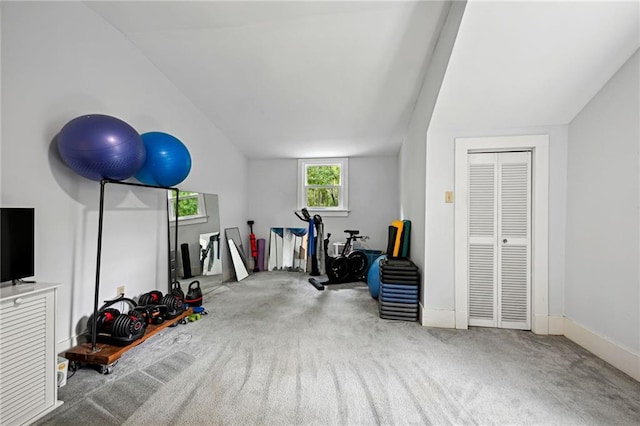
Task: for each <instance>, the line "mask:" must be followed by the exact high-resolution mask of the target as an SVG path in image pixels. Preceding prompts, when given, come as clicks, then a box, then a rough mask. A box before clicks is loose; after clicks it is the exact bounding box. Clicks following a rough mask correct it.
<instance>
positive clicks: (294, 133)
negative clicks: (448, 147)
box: [85, 0, 640, 158]
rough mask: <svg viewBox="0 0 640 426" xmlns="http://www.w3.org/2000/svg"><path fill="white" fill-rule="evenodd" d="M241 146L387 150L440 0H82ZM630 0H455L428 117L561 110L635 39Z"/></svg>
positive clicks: (547, 115) (519, 115)
mask: <svg viewBox="0 0 640 426" xmlns="http://www.w3.org/2000/svg"><path fill="white" fill-rule="evenodd" d="M85 4H86V5H87V6H88V7H90V8H91V9H93V10H94V11H95V12H96V13H98V14H99V15H101V16H102V17H103V18H104V19H105V20H106V21H108V22H110V23H111V24H112V25H113V26H114V27H116V28H117V29H118V30H120V31H121V32H122V33H123V34H124V35H125V36H126V37H127V38H129V39H130V40H131V42H132V43H133V44H134V45H135V46H137V48H138V49H139V50H140V51H141V52H142V54H143V55H145V56H146V57H147V58H148V59H149V60H150V61H151V62H152V63H154V64H155V66H156V67H157V68H158V69H159V70H160V71H161V72H162V73H164V74H165V75H166V76H167V78H169V79H170V80H171V81H172V82H173V84H175V85H176V87H177V88H178V89H180V90H181V91H182V92H183V93H184V94H185V95H186V96H187V97H188V98H189V99H190V100H191V101H192V102H193V103H194V104H195V105H196V106H197V107H198V108H199V109H200V110H201V111H202V112H203V113H204V114H205V115H206V116H208V117H209V118H210V120H211V121H212V122H213V123H215V125H216V126H217V127H218V128H219V129H220V130H221V131H222V132H223V133H224V134H225V135H226V136H227V137H228V138H229V139H230V140H231V141H232V142H233V143H234V144H235V145H236V146H238V148H239V149H240V150H241V151H242V152H244V153H245V154H246V155H247V156H248V157H249V158H300V157H322V156H332V157H335V156H362V155H385V154H395V153H397V152H398V150H399V147H400V145H401V143H402V141H403V138H404V136H405V132H406V129H407V126H408V122H409V119H410V117H411V114H412V111H413V108H414V105H415V103H416V100H417V97H418V94H419V92H420V89H421V85H422V81H423V79H424V76H425V72H426V69H427V66H428V64H429V60H430V58H431V53H432V51H433V48H434V46H435V44H436V43H437V39H438V36H439V33H440V30H441V28H442V23H443V21H444V18H445V17H446V13H447V10H448V7H449V0H442V1H428V0H425V1H389V2H386V1H320V0H315V1H314V0H312V1H255V2H245V1H193V2H192V1H87V2H86V3H85ZM638 8H639V6H638V2H637V1H634V0H629V1H621V2H612V1H556V2H549V1H540V0H535V1H529V2H524V1H483V0H472V1H469V2H468V4H467V7H466V10H465V15H464V17H463V20H462V23H461V26H460V31H459V34H458V38H457V40H456V45H455V46H454V49H453V53H452V56H451V60H450V63H449V67H448V69H447V73H446V75H445V79H444V82H443V86H442V90H441V92H440V94H439V97H438V103H437V107H436V110H435V113H434V119H433V121H432V123H433V124H434V125H437V126H439V127H446V128H462V127H467V128H513V127H533V126H540V125H553V124H566V123H568V122H569V121H570V120H571V119H572V118H573V117H574V116H575V115H576V114H577V113H578V112H579V111H580V109H581V108H582V107H584V105H585V104H586V103H587V102H588V101H589V99H591V97H592V96H593V95H595V93H597V91H598V90H599V89H600V88H601V87H602V85H604V84H605V83H606V81H607V80H608V79H609V78H610V77H611V76H612V75H613V73H615V71H616V70H617V69H618V68H619V67H620V66H621V65H622V64H623V63H624V61H625V60H626V59H628V58H629V56H631V54H632V53H633V52H634V51H635V50H636V49H637V48H638V46H640V34H639V27H638V25H639V24H638V22H639V17H640V11H639V10H638Z"/></svg>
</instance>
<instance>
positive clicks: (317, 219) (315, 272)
mask: <svg viewBox="0 0 640 426" xmlns="http://www.w3.org/2000/svg"><path fill="white" fill-rule="evenodd" d="M293 213H294V214H295V215H296V216H297V217H298V219H300V220H301V221H303V222H307V224H308V225H309V234H308V236H309V237H308V238H309V254H310V255H311V273H310V274H309V275H311V276H313V277H317V276H319V275H321V274H320V270H319V269H318V250H317V244H316V238H317V236H321V235H322V233H323V228H324V224H323V223H322V217H321V216H320V215H319V214H316V215H313V217H311V215H310V214H309V211H308V210H307V208H306V207H304V208H303V209H302V210H300V213H302V216H300V214H299V213H298V212H296V211H294V212H293ZM314 229H315V233H314V232H313V231H314ZM325 253H326V248H325Z"/></svg>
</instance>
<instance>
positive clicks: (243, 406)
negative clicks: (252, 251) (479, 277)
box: [38, 272, 640, 425]
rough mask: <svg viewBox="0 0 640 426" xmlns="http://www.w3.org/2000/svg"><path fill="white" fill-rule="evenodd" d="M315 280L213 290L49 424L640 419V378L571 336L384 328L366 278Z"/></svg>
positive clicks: (288, 278)
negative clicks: (201, 305)
mask: <svg viewBox="0 0 640 426" xmlns="http://www.w3.org/2000/svg"><path fill="white" fill-rule="evenodd" d="M306 278H307V276H305V275H302V274H298V273H286V272H261V273H257V274H253V275H251V276H250V277H249V278H247V279H246V280H244V281H242V282H239V283H235V282H234V283H226V284H216V285H213V286H209V287H205V286H203V288H205V291H206V292H207V295H206V297H205V307H206V308H207V310H208V312H209V315H207V316H205V317H204V318H203V319H202V320H200V321H197V322H194V323H188V324H185V325H180V326H178V327H175V328H168V329H166V330H165V331H163V332H162V333H160V334H159V335H157V336H154V337H153V338H151V339H149V340H147V341H146V342H145V343H143V344H142V345H140V346H138V347H136V348H134V349H132V350H130V351H128V352H127V353H125V355H124V356H123V357H122V358H121V360H120V362H119V363H118V365H117V366H116V367H115V370H114V372H113V373H112V374H110V375H106V376H103V375H100V374H99V373H97V372H96V371H94V370H92V369H90V368H88V367H87V368H82V369H80V370H78V371H77V372H76V374H75V375H74V376H73V377H71V378H70V379H69V381H68V383H67V385H66V386H65V387H63V388H61V389H60V398H61V399H62V400H64V401H65V404H64V405H63V406H62V407H60V408H59V409H58V410H56V411H54V412H53V413H51V414H50V415H49V416H47V417H46V418H44V419H42V420H41V421H40V422H38V424H43V425H49V424H74V425H75V424H100V425H109V424H114V425H115V424H126V425H147V424H161V425H195V424H200V425H217V424H219V425H333V424H340V425H347V424H348V425H361V424H385V425H394V424H421V425H429V424H438V425H446V424H461V425H467V424H482V425H485V424H545V425H546V424H557V425H560V424H561V425H567V424H593V425H614V424H615V425H625V424H628V425H632V424H633V425H637V424H639V423H640V383H639V382H637V381H635V380H633V379H631V378H630V377H628V376H626V375H625V374H623V373H621V372H620V371H618V370H616V369H615V368H613V367H611V366H609V365H608V364H606V363H605V362H603V361H601V360H600V359H598V358H596V357H595V356H593V355H591V354H590V353H588V352H587V351H585V350H584V349H582V348H580V347H579V346H577V345H575V344H573V343H572V342H570V341H569V340H567V339H566V338H564V337H560V336H536V335H533V334H532V333H529V332H523V331H513V330H498V329H489V328H472V329H470V330H468V331H459V330H447V329H433V328H426V327H422V326H420V325H418V324H417V323H411V322H400V321H388V320H383V319H380V318H379V317H378V312H377V304H376V301H375V300H373V299H372V298H371V297H370V295H369V292H368V289H367V287H366V284H364V283H360V284H348V285H340V286H332V287H329V288H328V289H327V290H326V291H324V292H318V291H317V290H315V289H314V288H313V287H312V286H311V285H310V284H308V283H307V282H306Z"/></svg>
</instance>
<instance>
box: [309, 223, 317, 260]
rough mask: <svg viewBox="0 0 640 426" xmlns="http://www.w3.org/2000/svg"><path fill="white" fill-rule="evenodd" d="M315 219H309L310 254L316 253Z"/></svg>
mask: <svg viewBox="0 0 640 426" xmlns="http://www.w3.org/2000/svg"><path fill="white" fill-rule="evenodd" d="M313 231H314V228H313V220H310V221H309V243H308V244H309V250H308V251H309V256H313V255H314V254H316V236H315V234H314V233H313Z"/></svg>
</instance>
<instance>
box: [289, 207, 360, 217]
mask: <svg viewBox="0 0 640 426" xmlns="http://www.w3.org/2000/svg"><path fill="white" fill-rule="evenodd" d="M298 210H299V209H298ZM307 211H308V212H309V213H310V214H311V215H312V216H313V215H314V214H319V215H320V216H334V217H339V216H342V217H346V216H349V210H329V209H312V208H309V207H307Z"/></svg>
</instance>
